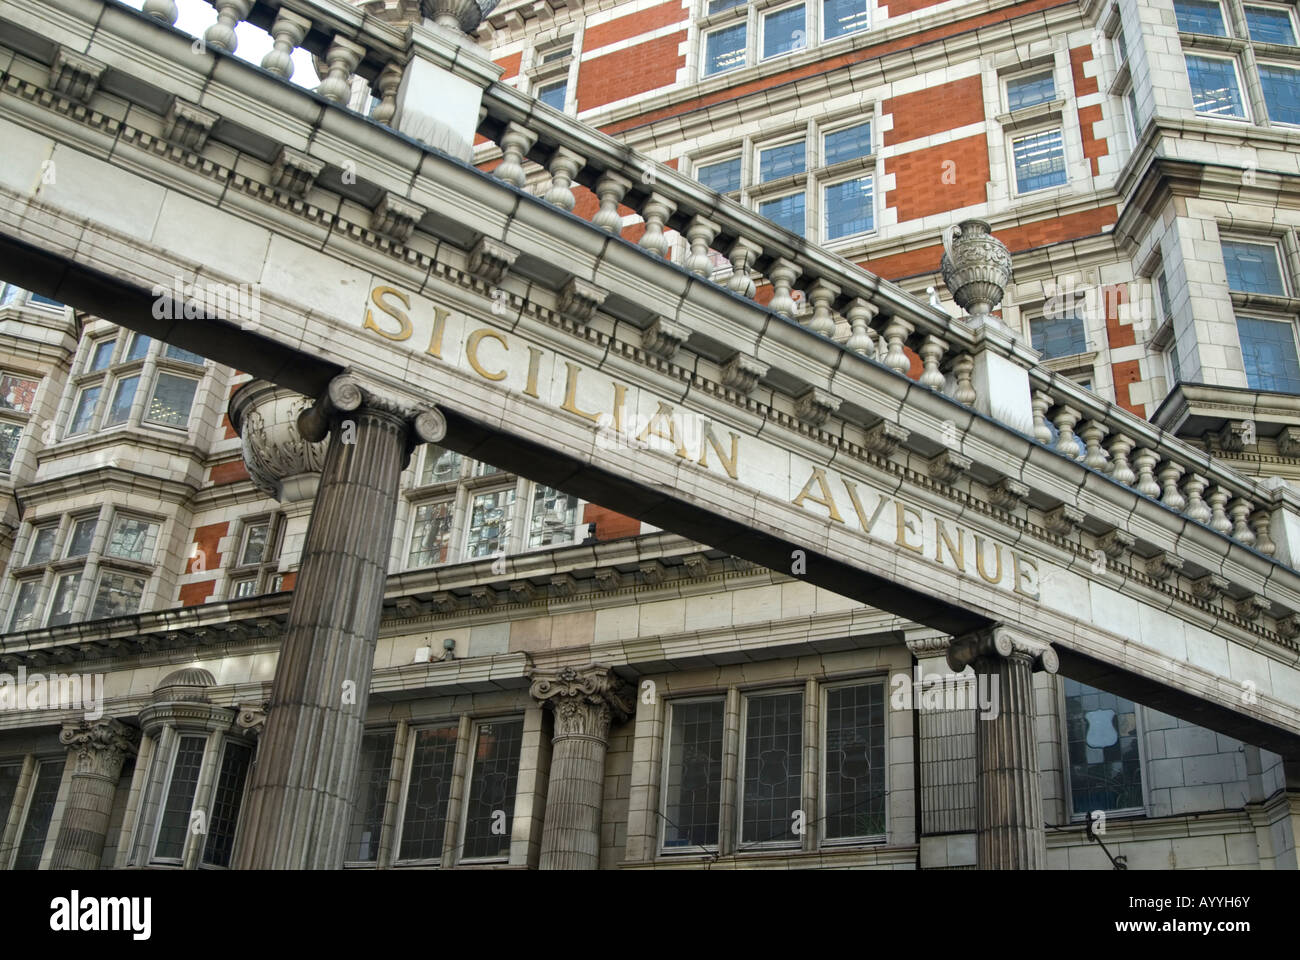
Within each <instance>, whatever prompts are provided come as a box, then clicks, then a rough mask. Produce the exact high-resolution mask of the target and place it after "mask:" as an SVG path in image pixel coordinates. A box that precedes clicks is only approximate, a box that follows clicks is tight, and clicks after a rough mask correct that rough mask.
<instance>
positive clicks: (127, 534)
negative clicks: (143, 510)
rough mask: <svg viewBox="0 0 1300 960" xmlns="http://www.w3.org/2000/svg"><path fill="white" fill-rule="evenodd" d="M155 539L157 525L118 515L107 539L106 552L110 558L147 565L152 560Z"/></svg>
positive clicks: (156, 537) (156, 536)
mask: <svg viewBox="0 0 1300 960" xmlns="http://www.w3.org/2000/svg"><path fill="white" fill-rule="evenodd" d="M157 539H158V524H156V523H150V522H149V521H148V520H137V519H136V518H135V517H128V516H125V515H121V514H119V515H118V517H117V519H116V520H114V521H113V532H112V533H111V534H110V535H109V537H108V547H107V548H106V551H107V553H108V555H109V556H110V557H121V558H122V559H123V560H135V561H138V562H139V563H148V562H149V561H150V560H152V559H153V548H154V543H155V541H157Z"/></svg>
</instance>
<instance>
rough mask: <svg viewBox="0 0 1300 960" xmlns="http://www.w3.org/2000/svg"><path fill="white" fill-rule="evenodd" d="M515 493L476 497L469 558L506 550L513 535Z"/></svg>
mask: <svg viewBox="0 0 1300 960" xmlns="http://www.w3.org/2000/svg"><path fill="white" fill-rule="evenodd" d="M514 502H515V492H514V491H513V490H497V491H495V492H493V493H480V494H479V495H478V496H476V497H475V498H474V502H473V506H472V508H471V510H470V518H469V541H468V543H467V544H466V550H465V553H466V556H467V557H470V558H472V557H488V556H491V555H492V554H495V553H501V552H503V551H504V550H505V548H506V538H507V537H508V536H509V535H510V510H511V507H513V506H514Z"/></svg>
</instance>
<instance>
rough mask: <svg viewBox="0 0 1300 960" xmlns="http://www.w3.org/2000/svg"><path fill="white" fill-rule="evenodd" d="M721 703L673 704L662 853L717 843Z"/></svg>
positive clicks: (720, 785)
mask: <svg viewBox="0 0 1300 960" xmlns="http://www.w3.org/2000/svg"><path fill="white" fill-rule="evenodd" d="M722 711H723V702H722V701H721V700H715V701H712V702H710V703H681V704H678V703H674V704H673V705H672V727H671V729H670V730H669V734H668V778H667V780H668V782H667V784H666V786H665V792H664V848H665V849H672V848H677V847H695V846H702V847H711V846H715V845H716V844H717V842H718V817H719V811H720V809H721V804H722Z"/></svg>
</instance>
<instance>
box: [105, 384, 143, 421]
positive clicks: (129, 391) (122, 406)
mask: <svg viewBox="0 0 1300 960" xmlns="http://www.w3.org/2000/svg"><path fill="white" fill-rule="evenodd" d="M139 385H140V378H139V377H138V376H137V377H126V378H125V379H122V380H119V381H117V388H116V389H115V390H114V391H113V402H112V403H111V404H110V405H109V407H108V419H107V420H106V421H105V423H104V426H106V427H111V426H114V425H116V424H119V423H126V421H127V420H128V419H130V417H131V404H132V403H133V402H134V401H135V388H136V387H138V386H139Z"/></svg>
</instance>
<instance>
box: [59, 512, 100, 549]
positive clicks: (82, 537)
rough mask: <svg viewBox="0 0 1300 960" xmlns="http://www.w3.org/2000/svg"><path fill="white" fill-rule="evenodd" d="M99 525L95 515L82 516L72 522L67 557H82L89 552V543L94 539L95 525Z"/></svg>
mask: <svg viewBox="0 0 1300 960" xmlns="http://www.w3.org/2000/svg"><path fill="white" fill-rule="evenodd" d="M98 525H99V519H98V518H96V517H83V518H82V519H80V520H77V521H75V522H74V523H73V524H72V536H70V537H69V538H68V553H67V556H69V557H84V556H85V555H86V554H88V553H90V545H91V543H92V542H93V541H94V539H95V527H96V526H98Z"/></svg>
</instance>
